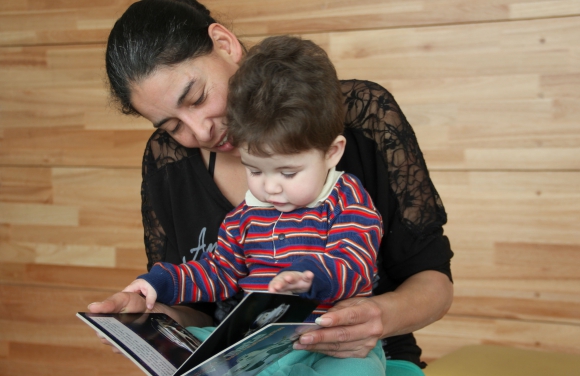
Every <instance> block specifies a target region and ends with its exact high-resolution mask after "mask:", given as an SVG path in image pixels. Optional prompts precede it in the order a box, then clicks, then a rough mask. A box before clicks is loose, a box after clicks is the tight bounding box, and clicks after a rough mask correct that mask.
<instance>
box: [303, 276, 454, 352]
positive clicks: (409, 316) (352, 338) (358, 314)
mask: <svg viewBox="0 0 580 376" xmlns="http://www.w3.org/2000/svg"><path fill="white" fill-rule="evenodd" d="M452 300H453V284H452V283H451V281H450V280H449V277H447V276H446V275H445V274H443V273H440V272H438V271H434V270H426V271H423V272H420V273H417V274H415V275H413V276H411V277H409V278H408V279H407V280H406V281H405V282H403V284H401V285H400V286H399V287H398V288H397V289H396V290H395V291H392V292H388V293H385V294H382V295H378V296H374V297H372V298H352V299H348V300H344V301H342V302H340V303H338V304H337V305H336V306H334V307H333V308H332V309H331V310H329V312H327V313H325V314H324V315H322V316H321V321H320V324H321V325H322V326H324V327H326V328H325V329H320V330H316V331H313V332H310V333H307V334H304V335H302V336H301V337H300V341H299V343H296V345H295V346H294V348H295V349H306V350H310V351H317V352H321V353H324V354H327V355H331V356H334V357H338V358H347V357H365V356H366V355H367V353H368V352H369V351H370V350H371V349H372V348H373V347H374V346H375V345H376V343H377V340H379V339H381V338H387V337H392V336H396V335H401V334H406V333H411V332H413V331H415V330H418V329H421V328H423V327H425V326H427V325H429V324H431V323H433V322H435V321H437V320H439V319H440V318H442V317H443V316H444V315H445V314H446V313H447V311H448V310H449V307H450V306H451V302H452Z"/></svg>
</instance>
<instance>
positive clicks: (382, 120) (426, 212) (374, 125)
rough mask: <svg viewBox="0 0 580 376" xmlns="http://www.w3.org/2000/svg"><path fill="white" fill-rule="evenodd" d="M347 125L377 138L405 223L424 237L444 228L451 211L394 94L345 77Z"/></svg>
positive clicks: (372, 137) (371, 84) (413, 231)
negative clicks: (444, 203) (447, 209)
mask: <svg viewBox="0 0 580 376" xmlns="http://www.w3.org/2000/svg"><path fill="white" fill-rule="evenodd" d="M342 85H343V92H344V94H345V104H346V120H345V126H346V127H353V128H359V129H361V130H362V131H363V132H364V134H365V135H366V137H368V138H371V139H373V140H374V141H375V142H376V144H377V147H378V150H379V152H380V153H381V155H382V157H383V158H384V162H385V164H386V166H387V169H388V171H389V182H390V186H391V188H392V191H393V193H394V194H395V196H396V198H397V201H398V203H399V212H400V216H401V221H402V223H403V224H404V225H405V226H406V227H407V228H408V229H409V230H410V231H411V233H412V234H413V235H414V236H417V237H420V236H421V235H424V234H429V233H431V232H432V231H433V230H435V229H439V228H441V226H443V224H445V223H446V222H447V215H446V213H445V209H444V207H443V203H442V202H441V198H440V197H439V194H438V193H437V191H436V190H435V187H434V186H433V183H432V181H431V178H430V177H429V171H428V170H427V166H426V164H425V160H424V158H423V154H422V153H421V150H420V148H419V144H418V143H417V138H416V136H415V133H414V132H413V129H412V128H411V125H410V124H409V123H408V122H407V119H406V118H405V116H404V115H403V113H402V112H401V109H400V108H399V106H398V104H397V103H396V102H395V99H394V98H393V96H392V95H391V94H390V93H389V92H388V91H387V90H386V89H384V88H383V87H381V86H380V85H377V84H375V83H372V82H368V81H358V80H351V81H343V82H342Z"/></svg>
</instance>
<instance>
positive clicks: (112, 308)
mask: <svg viewBox="0 0 580 376" xmlns="http://www.w3.org/2000/svg"><path fill="white" fill-rule="evenodd" d="M88 310H89V312H92V313H148V312H152V313H165V314H167V315H168V316H169V317H171V318H172V319H174V320H175V321H177V322H178V323H179V324H181V326H184V327H187V326H200V327H203V326H211V325H212V319H211V317H209V316H208V315H206V314H204V313H202V312H199V311H196V310H194V309H193V308H190V307H186V306H173V307H169V306H166V305H165V304H161V303H155V304H154V305H153V309H151V310H148V309H147V305H146V303H145V298H143V297H142V296H141V295H139V294H135V293H132V292H118V293H116V294H114V295H112V296H110V297H108V298H107V299H105V300H103V301H102V302H95V303H91V304H89V306H88ZM97 337H99V338H100V340H101V342H102V343H104V344H105V345H110V346H111V343H110V342H109V341H107V339H105V338H103V337H101V336H99V335H98V334H97ZM113 352H115V353H120V351H119V350H118V349H117V348H116V347H113Z"/></svg>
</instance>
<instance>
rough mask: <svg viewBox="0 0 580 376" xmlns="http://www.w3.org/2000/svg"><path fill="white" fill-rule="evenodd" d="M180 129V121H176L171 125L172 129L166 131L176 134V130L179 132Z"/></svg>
mask: <svg viewBox="0 0 580 376" xmlns="http://www.w3.org/2000/svg"><path fill="white" fill-rule="evenodd" d="M180 129H181V122H180V121H179V122H177V124H175V127H173V129H170V130H169V131H168V132H169V133H171V134H176V133H177V132H179V130H180Z"/></svg>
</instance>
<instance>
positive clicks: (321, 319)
mask: <svg viewBox="0 0 580 376" xmlns="http://www.w3.org/2000/svg"><path fill="white" fill-rule="evenodd" d="M314 322H315V323H317V324H318V325H320V326H330V325H332V320H331V319H327V318H324V317H318V318H317V319H316V320H314Z"/></svg>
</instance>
